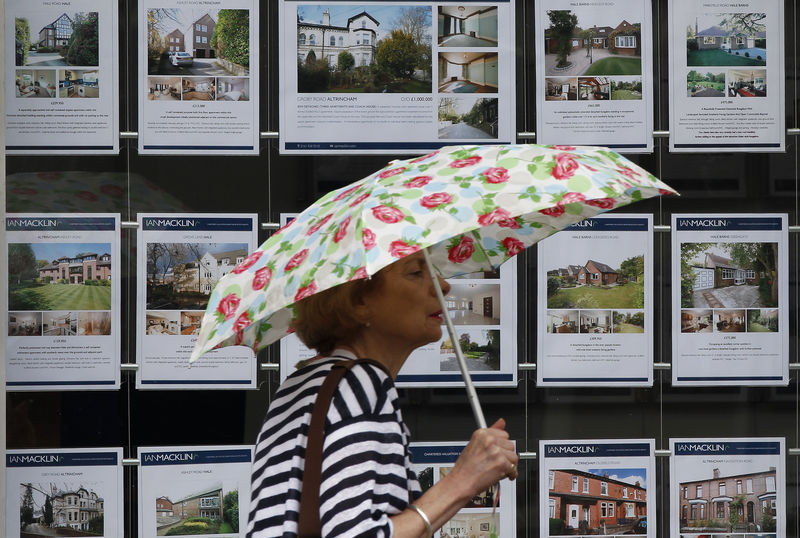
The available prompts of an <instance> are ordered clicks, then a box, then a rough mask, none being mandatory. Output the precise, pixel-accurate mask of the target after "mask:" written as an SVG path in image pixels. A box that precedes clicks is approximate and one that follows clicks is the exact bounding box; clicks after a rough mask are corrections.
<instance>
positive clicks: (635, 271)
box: [536, 214, 653, 386]
mask: <svg viewBox="0 0 800 538" xmlns="http://www.w3.org/2000/svg"><path fill="white" fill-rule="evenodd" d="M538 249H539V251H538V252H539V264H538V283H539V289H538V293H537V296H538V297H539V301H538V305H537V319H538V320H539V322H538V325H537V334H538V338H537V342H538V353H537V357H539V360H538V362H537V365H536V372H537V383H538V384H539V385H550V386H651V385H652V384H653V301H652V290H653V219H652V215H636V214H626V215H614V216H611V215H601V216H597V217H594V218H591V219H587V220H584V221H582V222H579V223H578V224H574V225H572V226H570V227H569V228H567V229H565V230H562V231H561V232H558V233H556V234H554V235H552V236H550V237H548V238H547V239H545V240H544V241H540V242H539V245H538Z"/></svg>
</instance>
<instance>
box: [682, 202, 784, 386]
mask: <svg viewBox="0 0 800 538" xmlns="http://www.w3.org/2000/svg"><path fill="white" fill-rule="evenodd" d="M672 230H673V232H672V282H673V283H675V284H674V285H673V286H672V383H673V384H674V385H787V384H788V383H789V326H788V325H789V315H788V314H789V285H788V270H789V264H788V250H789V244H788V228H787V215H785V214H784V215H779V214H761V215H747V214H721V215H708V214H673V215H672Z"/></svg>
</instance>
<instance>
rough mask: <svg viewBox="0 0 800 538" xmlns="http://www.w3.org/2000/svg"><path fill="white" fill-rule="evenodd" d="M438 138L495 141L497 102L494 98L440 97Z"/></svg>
mask: <svg viewBox="0 0 800 538" xmlns="http://www.w3.org/2000/svg"><path fill="white" fill-rule="evenodd" d="M438 120H439V126H438V129H439V131H438V137H439V139H440V140H442V139H458V140H471V139H477V140H484V139H496V138H497V132H498V130H497V128H498V101H497V98H494V97H489V98H486V97H479V98H477V99H476V98H474V97H441V98H440V99H439V111H438Z"/></svg>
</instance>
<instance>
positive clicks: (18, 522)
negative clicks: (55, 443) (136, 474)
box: [5, 448, 125, 538]
mask: <svg viewBox="0 0 800 538" xmlns="http://www.w3.org/2000/svg"><path fill="white" fill-rule="evenodd" d="M122 487H123V484H122V449H121V448H74V449H66V448H59V449H41V450H9V451H8V452H7V453H6V514H7V516H8V517H7V518H6V527H5V536H6V537H7V538H20V537H21V536H34V535H41V536H98V537H106V538H115V537H117V536H123V535H124V523H125V521H124V520H125V518H124V514H123V509H122V499H123V490H122Z"/></svg>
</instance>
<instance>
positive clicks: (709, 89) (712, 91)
mask: <svg viewBox="0 0 800 538" xmlns="http://www.w3.org/2000/svg"><path fill="white" fill-rule="evenodd" d="M725 76H726V71H725V70H724V69H713V68H711V69H702V70H700V71H695V70H694V69H692V70H690V71H689V73H688V74H687V75H686V95H687V96H688V97H717V98H719V97H725Z"/></svg>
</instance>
